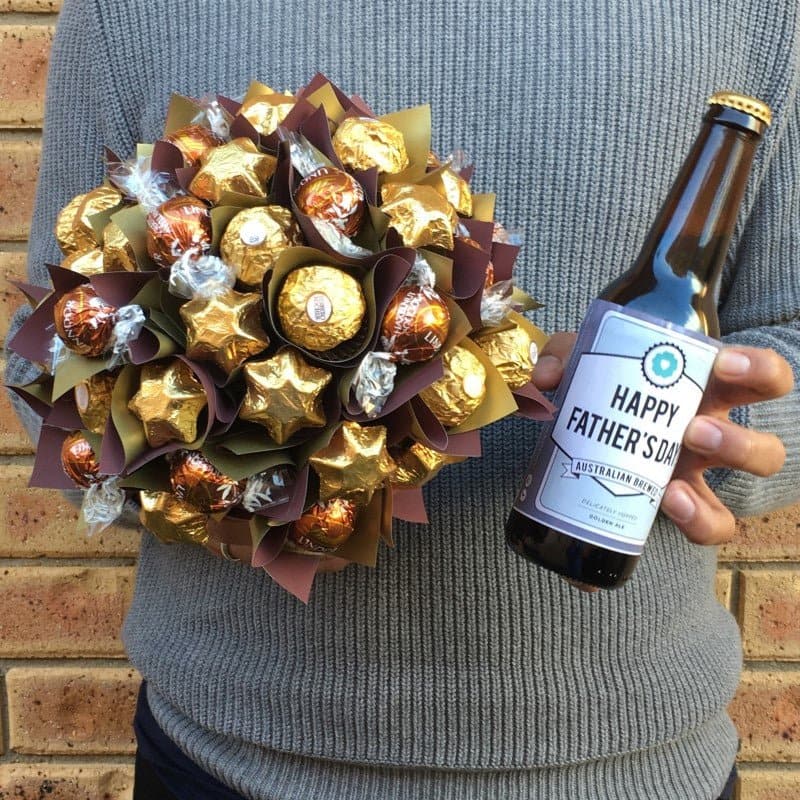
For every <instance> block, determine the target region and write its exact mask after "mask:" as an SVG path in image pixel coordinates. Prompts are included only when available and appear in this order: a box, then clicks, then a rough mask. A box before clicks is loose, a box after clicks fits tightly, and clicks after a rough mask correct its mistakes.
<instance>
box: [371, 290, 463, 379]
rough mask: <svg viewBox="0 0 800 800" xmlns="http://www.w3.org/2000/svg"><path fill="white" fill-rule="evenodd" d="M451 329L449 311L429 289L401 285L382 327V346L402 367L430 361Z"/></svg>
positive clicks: (436, 293) (440, 299)
mask: <svg viewBox="0 0 800 800" xmlns="http://www.w3.org/2000/svg"><path fill="white" fill-rule="evenodd" d="M449 330H450V312H449V311H448V309H447V304H446V303H445V302H444V300H443V299H442V297H441V295H439V293H438V292H437V291H436V290H435V289H433V288H431V287H430V286H414V285H409V286H401V287H400V289H399V290H398V292H397V294H396V295H395V296H394V297H393V298H392V300H391V302H390V303H389V307H388V308H387V309H386V314H385V316H384V318H383V323H382V324H381V347H382V348H383V349H384V350H385V351H386V352H387V353H391V354H392V355H393V356H395V358H396V359H397V360H398V361H399V362H400V363H401V364H413V363H415V362H417V361H427V360H428V359H430V358H433V356H435V355H436V354H437V353H438V352H439V351H440V350H441V349H442V345H443V344H444V342H445V339H447V334H448V332H449Z"/></svg>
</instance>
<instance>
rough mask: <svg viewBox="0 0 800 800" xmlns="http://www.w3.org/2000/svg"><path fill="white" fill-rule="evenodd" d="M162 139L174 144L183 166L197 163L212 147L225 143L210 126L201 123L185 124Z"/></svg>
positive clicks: (191, 165)
mask: <svg viewBox="0 0 800 800" xmlns="http://www.w3.org/2000/svg"><path fill="white" fill-rule="evenodd" d="M164 141H165V142H169V143H170V144H172V145H175V147H177V148H178V150H180V151H181V155H182V156H183V165H184V166H185V167H193V166H195V165H196V164H199V163H200V159H201V158H202V157H203V156H204V155H205V154H206V153H207V152H208V151H209V150H210V149H211V148H212V147H219V145H221V144H225V142H224V141H223V140H222V139H220V138H219V136H217V135H216V134H215V133H214V132H213V131H212V130H211V129H210V128H206V127H205V126H203V125H185V126H184V127H183V128H179V129H178V130H177V131H173V132H172V133H170V134H167V135H166V136H165V137H164Z"/></svg>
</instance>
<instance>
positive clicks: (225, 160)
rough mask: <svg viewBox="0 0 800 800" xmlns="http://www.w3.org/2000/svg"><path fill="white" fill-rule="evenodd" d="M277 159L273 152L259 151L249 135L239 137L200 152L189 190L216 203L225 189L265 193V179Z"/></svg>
mask: <svg viewBox="0 0 800 800" xmlns="http://www.w3.org/2000/svg"><path fill="white" fill-rule="evenodd" d="M277 163H278V160H277V159H276V158H275V156H270V155H267V154H265V153H262V152H260V151H259V149H258V148H257V147H256V146H255V145H254V144H253V142H252V141H251V140H250V139H247V138H245V137H240V138H239V139H234V140H233V141H230V142H228V144H223V145H220V146H219V147H212V148H210V149H209V150H207V151H206V152H205V153H204V154H203V156H202V157H201V158H200V170H199V172H198V173H197V175H195V176H194V178H192V182H191V184H190V185H189V191H191V193H192V194H193V195H195V196H196V197H200V198H202V199H203V200H208V201H210V202H212V203H219V201H220V200H221V199H222V195H223V194H224V193H225V192H238V193H239V194H249V195H251V196H253V197H266V196H267V181H268V180H269V178H270V177H271V175H272V173H273V172H275V166H276V164H277Z"/></svg>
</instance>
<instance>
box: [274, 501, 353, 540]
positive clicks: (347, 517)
mask: <svg viewBox="0 0 800 800" xmlns="http://www.w3.org/2000/svg"><path fill="white" fill-rule="evenodd" d="M357 513H358V507H357V506H356V504H355V503H353V502H351V501H350V500H345V499H343V498H341V497H334V498H332V499H331V500H328V501H327V502H321V503H315V504H314V505H313V506H311V508H309V509H308V511H306V512H305V513H304V514H303V516H302V517H300V519H298V520H296V521H295V522H293V523H292V525H291V527H290V528H289V536H288V539H287V542H286V544H287V549H289V550H299V551H300V552H303V551H308V552H310V553H331V552H333V551H334V550H336V549H337V548H338V547H340V546H341V545H343V544H344V543H345V542H346V541H347V540H348V539H349V538H350V537H351V536H352V535H353V531H354V530H355V525H356V516H357Z"/></svg>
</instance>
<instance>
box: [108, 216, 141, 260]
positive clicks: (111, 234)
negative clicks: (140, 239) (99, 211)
mask: <svg viewBox="0 0 800 800" xmlns="http://www.w3.org/2000/svg"><path fill="white" fill-rule="evenodd" d="M137 269H138V265H137V263H136V253H135V252H134V250H133V247H132V245H131V243H130V240H129V239H128V237H127V236H126V235H125V233H124V232H123V230H122V228H120V227H119V225H117V223H116V222H109V223H108V225H106V227H105V228H104V229H103V272H136V270H137Z"/></svg>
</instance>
